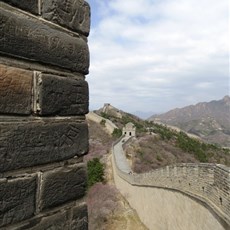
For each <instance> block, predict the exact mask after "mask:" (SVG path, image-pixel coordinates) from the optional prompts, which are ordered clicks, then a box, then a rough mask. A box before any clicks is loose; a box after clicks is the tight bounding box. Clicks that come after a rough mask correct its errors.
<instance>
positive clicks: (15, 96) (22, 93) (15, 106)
mask: <svg viewBox="0 0 230 230" xmlns="http://www.w3.org/2000/svg"><path fill="white" fill-rule="evenodd" d="M32 82H33V72H31V71H26V70H22V69H18V68H14V67H9V66H5V65H1V64H0V113H1V114H7V113H8V114H24V115H25V114H30V113H31V108H32V107H31V104H32Z"/></svg>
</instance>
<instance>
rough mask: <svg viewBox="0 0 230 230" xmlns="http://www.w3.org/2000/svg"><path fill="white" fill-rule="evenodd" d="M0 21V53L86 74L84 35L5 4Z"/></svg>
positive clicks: (87, 53) (87, 57)
mask: <svg viewBox="0 0 230 230" xmlns="http://www.w3.org/2000/svg"><path fill="white" fill-rule="evenodd" d="M0 22H1V26H0V54H1V53H2V54H7V55H10V56H15V57H19V58H23V59H30V60H31V61H35V62H39V63H44V64H48V65H53V66H57V67H61V68H63V69H66V70H70V71H74V72H79V73H82V74H88V68H89V50H88V45H87V42H86V40H85V39H84V38H82V37H80V36H77V35H75V36H74V35H73V34H70V33H67V32H66V31H64V30H62V29H61V28H60V27H57V26H55V25H53V24H50V23H48V22H47V23H46V22H45V21H42V20H39V19H38V18H35V17H32V16H29V15H26V14H23V13H22V12H18V11H16V10H14V8H12V7H10V6H8V5H6V4H4V3H1V7H0Z"/></svg>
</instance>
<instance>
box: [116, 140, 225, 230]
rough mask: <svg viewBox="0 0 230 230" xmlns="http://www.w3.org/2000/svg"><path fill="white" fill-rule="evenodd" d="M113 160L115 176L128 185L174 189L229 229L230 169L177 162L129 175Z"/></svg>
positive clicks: (218, 165) (221, 166)
mask: <svg viewBox="0 0 230 230" xmlns="http://www.w3.org/2000/svg"><path fill="white" fill-rule="evenodd" d="M116 144H117V143H115V144H114V145H116ZM113 147H114V146H113ZM113 153H114V148H113ZM121 154H123V153H121ZM113 157H114V162H115V169H116V172H117V174H118V175H119V176H120V177H121V178H122V179H123V180H125V181H127V182H128V183H129V184H131V185H133V186H141V187H156V188H162V189H168V190H174V191H178V192H181V193H183V194H185V195H188V196H190V197H192V198H195V199H196V200H198V201H201V203H203V205H207V206H208V207H209V208H211V210H212V211H214V213H215V214H216V215H217V216H218V217H219V218H220V219H221V221H223V222H224V225H225V226H228V227H227V229H228V228H230V168H229V167H227V166H224V165H221V164H206V163H200V164H194V163H180V164H175V165H169V166H166V167H163V168H159V169H156V170H153V171H150V172H148V173H142V174H135V173H134V174H129V173H126V172H123V171H122V170H121V169H120V168H119V163H118V162H117V161H116V156H115V154H113Z"/></svg>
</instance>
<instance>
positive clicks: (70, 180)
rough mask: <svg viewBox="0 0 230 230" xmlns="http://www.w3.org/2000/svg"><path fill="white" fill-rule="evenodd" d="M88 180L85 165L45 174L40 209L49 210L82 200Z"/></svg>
mask: <svg viewBox="0 0 230 230" xmlns="http://www.w3.org/2000/svg"><path fill="white" fill-rule="evenodd" d="M86 179H87V178H86V168H85V166H84V165H83V164H81V165H75V166H74V167H67V168H61V169H59V170H54V171H49V172H47V173H44V174H43V176H42V184H41V204H40V209H41V210H44V209H49V208H52V207H55V206H58V205H61V204H64V203H66V202H68V201H72V200H77V199H80V198H81V197H83V196H84V195H85V190H86Z"/></svg>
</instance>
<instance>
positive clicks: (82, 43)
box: [0, 0, 90, 229]
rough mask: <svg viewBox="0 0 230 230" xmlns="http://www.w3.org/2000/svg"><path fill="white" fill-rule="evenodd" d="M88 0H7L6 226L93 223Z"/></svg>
mask: <svg viewBox="0 0 230 230" xmlns="http://www.w3.org/2000/svg"><path fill="white" fill-rule="evenodd" d="M89 31H90V7H89V5H88V3H87V2H85V1H83V0H65V1H61V0H21V1H17V0H1V1H0V229H88V224H87V206H86V203H85V200H84V197H85V194H86V180H87V175H86V167H85V165H84V164H83V155H85V154H87V152H88V126H87V123H86V120H85V114H86V113H88V101H89V93H88V84H87V82H86V80H85V75H86V74H88V69H89V50H88V44H87V36H88V35H89Z"/></svg>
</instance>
